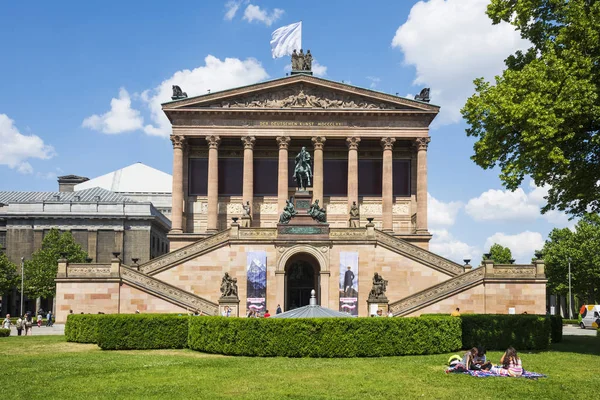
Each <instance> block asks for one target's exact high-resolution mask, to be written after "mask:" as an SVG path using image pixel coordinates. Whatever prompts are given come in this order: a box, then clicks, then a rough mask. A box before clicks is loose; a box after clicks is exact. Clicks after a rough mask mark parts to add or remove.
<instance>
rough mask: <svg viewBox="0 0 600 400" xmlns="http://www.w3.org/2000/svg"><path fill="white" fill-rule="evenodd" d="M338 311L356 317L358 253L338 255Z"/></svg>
mask: <svg viewBox="0 0 600 400" xmlns="http://www.w3.org/2000/svg"><path fill="white" fill-rule="evenodd" d="M339 291H340V311H341V312H346V313H348V314H351V315H358V253H356V252H345V251H343V252H341V253H340V289H339Z"/></svg>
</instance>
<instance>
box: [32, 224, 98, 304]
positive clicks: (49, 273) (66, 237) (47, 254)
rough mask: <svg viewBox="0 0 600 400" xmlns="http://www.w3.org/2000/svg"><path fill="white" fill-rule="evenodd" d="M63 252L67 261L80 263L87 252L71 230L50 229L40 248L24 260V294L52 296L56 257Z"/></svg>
mask: <svg viewBox="0 0 600 400" xmlns="http://www.w3.org/2000/svg"><path fill="white" fill-rule="evenodd" d="M62 254H64V255H65V256H66V257H65V258H66V259H67V260H68V261H69V262H74V263H82V262H85V259H86V258H87V253H86V252H85V251H83V250H82V249H81V246H80V245H79V244H77V243H76V242H75V240H74V239H73V235H71V232H64V233H60V231H58V229H51V230H50V231H49V232H48V233H47V234H46V236H44V240H42V248H41V249H40V250H38V251H36V252H35V253H33V255H32V256H31V260H28V261H26V262H25V280H24V283H23V286H24V291H25V294H26V295H27V296H28V297H31V298H37V297H42V298H47V297H52V296H54V294H55V293H56V285H55V283H54V279H55V278H56V273H57V271H58V259H59V258H62Z"/></svg>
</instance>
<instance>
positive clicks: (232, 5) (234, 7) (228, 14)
mask: <svg viewBox="0 0 600 400" xmlns="http://www.w3.org/2000/svg"><path fill="white" fill-rule="evenodd" d="M241 4H242V2H241V1H233V0H231V1H228V2H227V3H225V10H226V11H225V16H224V17H223V19H225V20H226V21H231V20H232V19H233V17H235V14H236V13H237V11H238V10H239V8H240V5H241Z"/></svg>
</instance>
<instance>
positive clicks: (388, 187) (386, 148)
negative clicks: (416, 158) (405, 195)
mask: <svg viewBox="0 0 600 400" xmlns="http://www.w3.org/2000/svg"><path fill="white" fill-rule="evenodd" d="M395 141H396V139H394V138H390V137H387V138H383V139H381V146H382V147H383V168H382V170H383V176H382V179H381V203H382V220H383V227H382V228H383V230H384V231H388V232H390V231H392V230H393V222H392V205H393V202H394V193H393V188H394V186H393V174H392V171H393V169H392V149H393V148H394V142H395Z"/></svg>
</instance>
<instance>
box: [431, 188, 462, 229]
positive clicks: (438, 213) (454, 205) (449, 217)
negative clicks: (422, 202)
mask: <svg viewBox="0 0 600 400" xmlns="http://www.w3.org/2000/svg"><path fill="white" fill-rule="evenodd" d="M461 208H462V203H461V202H459V201H451V202H448V203H444V202H442V201H439V200H437V199H436V198H435V197H433V196H432V195H430V194H429V193H427V218H428V220H429V221H428V222H429V225H430V226H432V227H439V226H452V225H454V222H455V221H456V214H458V211H459V210H460V209H461Z"/></svg>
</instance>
